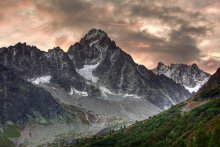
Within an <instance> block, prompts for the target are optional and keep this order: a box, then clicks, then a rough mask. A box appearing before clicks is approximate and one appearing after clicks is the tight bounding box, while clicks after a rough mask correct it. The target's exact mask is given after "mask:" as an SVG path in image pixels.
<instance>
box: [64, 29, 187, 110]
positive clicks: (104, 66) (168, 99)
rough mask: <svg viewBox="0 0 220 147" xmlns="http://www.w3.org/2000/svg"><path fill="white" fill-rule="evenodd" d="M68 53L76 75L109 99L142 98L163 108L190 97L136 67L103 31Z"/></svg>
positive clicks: (166, 80) (96, 31)
mask: <svg viewBox="0 0 220 147" xmlns="http://www.w3.org/2000/svg"><path fill="white" fill-rule="evenodd" d="M67 54H68V55H69V57H70V59H71V60H72V61H73V63H74V65H75V67H76V71H77V72H78V74H80V75H81V76H82V77H84V78H85V79H86V80H87V82H89V83H91V84H93V85H96V86H97V87H100V88H101V90H102V91H103V92H105V94H107V97H106V99H108V100H115V99H116V100H121V99H124V98H135V99H142V98H143V99H145V100H147V101H150V102H151V103H153V104H154V105H156V106H158V107H159V108H161V109H164V108H167V107H170V106H171V105H173V104H176V103H179V102H181V101H183V100H185V99H186V98H189V97H190V94H189V93H188V92H187V91H186V90H184V88H183V87H182V86H180V85H179V84H176V83H175V82H173V81H172V80H170V79H169V78H166V77H165V76H157V75H155V74H153V72H152V71H150V70H148V69H147V68H146V67H144V66H143V65H138V64H136V63H135V62H134V61H133V59H132V57H131V56H130V55H129V54H127V53H125V52H124V51H123V50H121V49H120V48H119V47H118V46H116V44H115V42H114V41H112V40H111V39H110V38H109V37H108V35H107V34H106V33H105V32H104V31H102V30H99V29H92V30H90V31H89V32H88V33H87V34H86V35H85V36H84V37H83V38H82V39H81V40H80V42H79V43H76V44H74V45H73V46H71V47H70V48H69V50H68V52H67Z"/></svg>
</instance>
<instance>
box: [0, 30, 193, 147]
mask: <svg viewBox="0 0 220 147" xmlns="http://www.w3.org/2000/svg"><path fill="white" fill-rule="evenodd" d="M0 65H1V66H2V68H5V70H6V69H7V74H5V75H2V80H3V81H4V82H2V83H1V86H2V88H3V90H2V91H0V92H2V93H1V94H2V102H3V103H2V105H1V104H0V109H1V110H2V111H1V112H0V116H1V117H2V119H3V120H4V121H2V124H1V125H0V130H1V129H3V130H4V125H5V124H6V126H7V124H8V122H11V121H12V123H13V124H15V125H18V127H19V130H20V133H21V136H20V137H19V138H18V139H17V140H16V143H17V145H22V144H23V143H24V142H26V143H27V144H29V145H36V146H37V145H39V144H45V143H47V142H51V141H53V140H54V139H55V138H56V137H57V136H62V135H64V134H65V135H66V136H73V135H75V137H79V136H81V137H82V136H87V135H88V134H89V135H92V134H94V133H96V132H97V131H100V130H101V129H103V128H106V127H109V126H114V125H119V124H122V123H125V124H126V123H131V122H134V121H136V120H143V119H146V118H148V117H150V116H152V115H156V114H158V113H159V112H161V111H163V110H165V109H168V108H169V107H171V106H172V105H175V104H177V103H180V102H182V101H184V100H186V99H188V98H190V96H191V94H190V93H189V92H188V91H187V90H186V89H185V88H184V87H183V86H181V85H180V84H177V83H175V82H174V81H173V80H172V79H170V78H167V77H166V76H164V75H155V74H154V73H153V72H152V71H151V70H148V69H147V68H146V67H144V66H143V65H138V64H136V63H135V62H134V61H133V59H132V57H131V56H130V55H129V54H127V53H126V52H124V51H123V50H122V49H120V48H119V47H117V46H116V44H115V42H114V41H112V40H111V39H110V38H109V37H108V35H107V34H106V33H105V32H104V31H102V30H99V29H92V30H90V31H89V32H88V33H87V34H86V35H85V36H84V37H83V38H82V39H81V40H80V42H78V43H75V44H74V45H71V46H70V48H69V50H68V51H67V52H64V51H63V50H62V49H61V48H59V47H55V48H53V49H49V50H48V51H47V52H45V51H41V50H40V49H38V48H37V47H35V46H30V45H27V44H26V43H17V44H16V45H13V46H9V47H3V48H0ZM6 75H7V76H6ZM5 78H8V79H10V80H11V81H10V80H8V82H9V83H8V82H6V81H5V80H4V79H5ZM13 78H15V79H13ZM5 87H6V88H5ZM7 87H8V88H7ZM13 89H14V90H15V91H13ZM5 104H7V106H8V107H5V106H6V105H5ZM13 107H14V108H16V109H14V110H13V111H12V110H11V109H12V108H13ZM6 108H10V112H11V111H12V112H13V113H14V112H15V113H14V114H15V115H16V116H14V115H12V114H11V113H9V111H7V112H6V110H7V109H6ZM38 109H39V110H38ZM17 113H18V114H17ZM36 114H37V117H36ZM51 114H53V115H51ZM6 116H10V117H6ZM41 116H42V117H41ZM50 117H51V119H50ZM32 118H33V119H32ZM35 118H37V119H35ZM39 118H40V120H42V121H43V120H45V118H48V120H45V121H46V123H43V124H42V123H39V121H38V120H39ZM36 120H37V121H36ZM42 121H40V122H42ZM18 122H22V123H18ZM47 125H48V126H47ZM1 126H3V128H2V127H1ZM6 128H7V127H6ZM0 134H1V131H0ZM39 134H40V135H39ZM79 134H80V135H79ZM3 139H4V138H3ZM6 140H8V139H6ZM9 140H10V139H9ZM0 144H1V137H0Z"/></svg>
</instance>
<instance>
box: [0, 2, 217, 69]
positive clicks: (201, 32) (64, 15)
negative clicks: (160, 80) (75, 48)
mask: <svg viewBox="0 0 220 147" xmlns="http://www.w3.org/2000/svg"><path fill="white" fill-rule="evenodd" d="M217 3H218V0H204V1H201V0H193V1H189V2H187V3H186V2H185V0H154V1H152V0H139V1H134V0H123V1H119V0H47V1H45V0H38V1H34V0H0V8H1V9H0V27H1V26H3V25H2V23H1V20H3V17H5V16H6V14H7V18H10V19H7V21H9V22H6V21H5V20H3V21H2V22H5V24H8V26H9V27H8V28H7V27H6V29H4V30H0V31H1V32H0V33H1V34H2V35H3V36H8V34H10V30H13V29H15V28H14V22H16V24H17V25H16V26H17V27H18V29H17V30H16V31H14V32H15V33H14V34H13V35H12V36H10V37H11V38H8V37H7V38H6V37H5V38H4V39H3V40H2V41H4V42H5V41H7V39H8V40H10V41H9V42H10V43H11V40H16V39H18V38H19V39H20V38H22V37H23V36H25V35H24V34H25V33H26V34H30V32H31V34H35V35H34V36H32V37H33V38H31V37H29V38H27V39H30V40H31V41H30V42H35V41H33V40H34V39H35V40H37V41H38V43H39V44H40V45H41V46H44V47H45V48H46V49H47V48H48V46H49V45H54V46H57V45H59V46H61V47H64V48H67V46H70V45H71V44H74V43H75V41H76V40H79V39H80V37H82V35H84V34H85V33H87V32H88V30H89V29H91V28H101V29H103V30H104V31H106V32H107V33H108V34H109V36H110V37H111V38H112V39H114V40H115V41H116V43H117V44H118V45H119V46H120V47H121V48H122V49H123V50H125V51H127V52H129V53H131V54H132V55H133V56H134V59H135V60H136V61H141V62H144V63H143V64H145V65H147V66H148V65H149V66H151V67H152V66H155V65H156V64H157V62H158V61H164V62H166V63H168V64H169V63H170V62H172V63H176V62H183V63H188V64H190V63H193V62H198V61H200V62H204V63H205V61H201V58H202V57H201V54H202V55H204V54H205V52H207V50H208V49H207V48H204V49H203V48H200V46H199V43H200V42H201V41H202V40H207V38H206V35H207V33H209V32H210V31H211V30H213V26H214V25H213V24H211V23H210V21H209V20H208V19H209V18H207V17H206V14H204V12H206V11H204V10H206V9H207V11H211V12H212V13H213V11H214V12H215V13H217V12H216V11H217V10H213V9H209V8H212V5H215V4H217ZM200 10H201V11H200ZM203 11H204V12H203ZM5 12H9V13H5ZM210 16H211V15H210ZM217 17H218V18H219V16H218V15H216V17H215V18H216V19H217ZM20 18H22V19H20ZM24 24H25V25H24ZM36 24H38V25H36ZM215 25H216V24H215ZM217 25H218V24H217ZM10 26H11V27H10ZM20 26H26V27H27V28H26V29H25V27H20ZM5 30H6V33H5ZM19 30H21V31H23V32H25V33H23V35H22V32H21V31H20V32H19ZM76 32H77V33H76ZM19 33H20V34H19ZM18 34H19V35H18ZM13 36H15V37H14V38H12V37H13ZM16 36H18V37H17V38H16ZM25 37H26V36H25ZM25 37H24V38H25ZM49 38H51V39H49ZM46 40H47V41H46ZM48 42H49V43H48ZM215 42H218V41H217V40H215ZM0 43H1V41H0ZM216 44H217V43H216ZM35 45H37V46H38V44H35ZM213 46H214V45H213ZM215 46H218V45H215ZM52 47H53V46H51V47H50V48H52ZM213 50H216V49H213ZM206 56H210V55H208V54H206ZM153 63H154V64H153ZM205 65H206V64H204V65H203V67H204V66H205ZM204 69H205V67H204ZM206 69H208V67H206Z"/></svg>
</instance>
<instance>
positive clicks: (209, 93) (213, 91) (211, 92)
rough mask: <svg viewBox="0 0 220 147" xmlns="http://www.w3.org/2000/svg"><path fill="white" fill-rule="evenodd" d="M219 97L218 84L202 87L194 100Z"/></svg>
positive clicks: (219, 89) (219, 85) (219, 88)
mask: <svg viewBox="0 0 220 147" xmlns="http://www.w3.org/2000/svg"><path fill="white" fill-rule="evenodd" d="M219 95H220V84H216V85H214V86H207V87H203V90H202V91H201V92H199V93H198V94H197V95H196V96H195V98H194V99H195V100H197V99H205V98H213V97H217V96H219Z"/></svg>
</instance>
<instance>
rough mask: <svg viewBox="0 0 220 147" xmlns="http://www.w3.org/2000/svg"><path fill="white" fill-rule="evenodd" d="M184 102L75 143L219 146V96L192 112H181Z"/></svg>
mask: <svg viewBox="0 0 220 147" xmlns="http://www.w3.org/2000/svg"><path fill="white" fill-rule="evenodd" d="M183 106H184V103H181V104H178V105H177V106H174V107H172V108H171V109H169V110H167V111H165V112H162V113H160V114H158V115H157V116H154V117H151V118H150V119H148V120H144V121H140V122H137V123H135V124H134V125H132V126H130V127H128V128H125V129H122V130H119V131H115V132H112V133H111V134H108V135H106V136H102V137H96V138H87V139H82V140H80V141H79V143H78V144H77V145H76V146H92V147H103V146H144V147H147V146H149V147H163V146H178V147H185V146H187V147H203V146H204V147H207V146H210V147H217V146H220V98H218V99H213V100H210V102H208V103H207V104H204V105H202V106H200V107H197V108H195V109H193V110H191V111H189V112H182V111H181V110H182V107H183Z"/></svg>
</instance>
